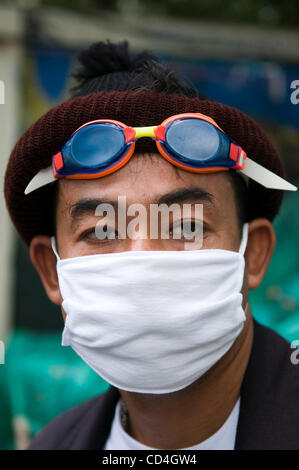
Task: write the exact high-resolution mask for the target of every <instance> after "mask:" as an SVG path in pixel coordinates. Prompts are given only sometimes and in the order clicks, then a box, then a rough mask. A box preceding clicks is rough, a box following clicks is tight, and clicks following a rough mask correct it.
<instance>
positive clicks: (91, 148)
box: [70, 123, 125, 170]
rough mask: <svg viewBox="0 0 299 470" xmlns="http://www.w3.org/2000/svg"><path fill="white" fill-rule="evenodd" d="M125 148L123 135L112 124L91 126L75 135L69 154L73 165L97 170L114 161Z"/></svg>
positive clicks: (120, 130) (119, 129)
mask: <svg viewBox="0 0 299 470" xmlns="http://www.w3.org/2000/svg"><path fill="white" fill-rule="evenodd" d="M124 148H125V135H124V132H123V130H122V129H121V128H119V127H116V126H114V125H113V124H106V123H105V124H103V125H101V124H91V125H89V126H86V127H85V128H82V129H80V131H79V132H78V133H77V134H75V135H74V136H73V138H72V140H71V148H70V154H71V157H72V160H73V162H72V163H73V165H75V166H77V167H81V168H89V169H90V170H92V169H97V168H101V167H103V166H107V165H108V164H109V163H110V162H112V161H114V160H115V159H116V158H117V157H118V155H119V154H120V153H122V152H123V150H124Z"/></svg>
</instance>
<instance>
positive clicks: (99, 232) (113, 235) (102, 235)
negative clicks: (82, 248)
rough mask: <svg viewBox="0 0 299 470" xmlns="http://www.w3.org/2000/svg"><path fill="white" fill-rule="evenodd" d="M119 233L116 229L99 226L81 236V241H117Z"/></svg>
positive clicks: (108, 226)
mask: <svg viewBox="0 0 299 470" xmlns="http://www.w3.org/2000/svg"><path fill="white" fill-rule="evenodd" d="M117 237H118V232H117V230H116V229H115V227H113V226H110V225H107V224H106V225H99V224H97V225H96V226H95V227H93V228H91V229H88V230H86V231H85V232H83V233H82V235H80V238H79V240H80V241H81V240H91V241H99V242H101V241H102V242H104V241H107V240H114V239H117Z"/></svg>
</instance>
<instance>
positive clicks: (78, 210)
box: [68, 187, 215, 225]
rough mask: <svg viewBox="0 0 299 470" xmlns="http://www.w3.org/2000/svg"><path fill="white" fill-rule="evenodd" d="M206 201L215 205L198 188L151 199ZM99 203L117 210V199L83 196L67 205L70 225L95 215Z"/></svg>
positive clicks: (176, 191) (209, 195) (158, 200)
mask: <svg viewBox="0 0 299 470" xmlns="http://www.w3.org/2000/svg"><path fill="white" fill-rule="evenodd" d="M199 201H201V202H206V203H208V204H209V205H211V206H215V203H214V201H215V198H214V196H213V195H212V194H211V193H209V192H208V191H206V190H204V189H202V188H199V187H191V188H180V189H175V190H174V191H170V192H168V193H166V194H163V195H162V196H160V197H159V198H158V199H157V200H155V201H153V202H154V203H156V204H174V203H177V204H182V203H184V202H199ZM100 204H110V205H111V206H112V207H113V208H114V210H115V211H116V210H117V207H118V201H115V200H113V199H106V198H85V199H80V200H79V201H77V202H75V203H74V204H71V205H70V206H69V208H68V209H69V212H70V216H71V219H72V225H73V224H74V223H75V222H77V221H78V220H79V219H81V218H83V217H85V216H88V215H95V211H96V208H97V207H98V206H99V205H100Z"/></svg>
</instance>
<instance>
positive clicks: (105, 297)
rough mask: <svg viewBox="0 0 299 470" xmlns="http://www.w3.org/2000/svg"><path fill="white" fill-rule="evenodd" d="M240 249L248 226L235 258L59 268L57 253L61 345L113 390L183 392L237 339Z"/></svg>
mask: <svg viewBox="0 0 299 470" xmlns="http://www.w3.org/2000/svg"><path fill="white" fill-rule="evenodd" d="M246 243H247V224H245V225H244V228H243V237H242V243H241V246H240V250H239V252H234V251H229V250H221V249H207V250H205V249H201V250H190V251H167V250H165V251H126V252H121V253H109V254H97V255H89V256H80V257H76V258H67V259H63V260H60V259H59V257H58V255H57V253H56V256H57V258H58V262H57V273H58V279H59V286H60V291H61V295H62V298H63V303H62V307H63V309H64V311H65V313H66V315H67V316H66V321H65V327H64V331H63V336H62V345H63V346H71V347H72V348H73V349H74V351H76V353H77V354H78V355H79V356H80V357H81V358H82V359H83V360H84V361H85V362H86V363H87V364H88V365H89V366H90V367H91V368H92V369H94V370H95V371H96V372H97V373H98V374H99V375H100V376H101V377H102V378H103V379H105V380H106V381H107V382H109V383H111V384H112V385H114V386H115V387H117V388H119V389H123V390H128V391H131V392H140V393H156V394H157V393H169V392H175V391H177V390H180V389H182V388H185V387H187V386H188V385H190V384H191V383H193V382H194V381H196V380H197V379H198V378H199V377H201V376H202V375H203V374H204V373H205V372H207V371H208V370H209V369H210V368H211V367H212V366H213V365H214V364H216V362H217V361H219V359H221V357H223V355H224V354H225V353H226V352H227V351H228V350H229V349H230V347H231V346H232V344H233V343H234V341H235V339H236V338H237V337H238V335H239V334H240V332H241V331H242V328H243V324H244V321H245V313H244V310H243V308H242V294H241V293H240V291H241V288H242V284H243V275H244V267H245V261H244V256H243V254H244V251H245V247H246ZM54 244H55V240H54V239H52V246H53V249H54V251H55V248H54V246H55V245H54Z"/></svg>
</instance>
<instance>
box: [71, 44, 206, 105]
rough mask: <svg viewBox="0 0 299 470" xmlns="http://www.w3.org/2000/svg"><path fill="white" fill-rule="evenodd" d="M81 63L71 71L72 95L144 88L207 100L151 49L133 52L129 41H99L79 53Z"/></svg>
mask: <svg viewBox="0 0 299 470" xmlns="http://www.w3.org/2000/svg"><path fill="white" fill-rule="evenodd" d="M78 62H79V64H80V65H79V67H78V68H77V69H76V70H75V71H74V72H73V73H72V77H73V78H74V79H75V80H76V82H77V83H76V85H75V86H74V87H73V88H71V90H70V92H71V95H72V98H75V97H77V96H83V95H87V94H89V93H97V92H99V91H126V90H140V89H141V90H142V89H143V90H152V91H157V92H163V93H169V94H177V95H183V96H188V97H189V98H200V99H207V97H206V96H204V95H203V94H202V93H200V92H199V91H198V90H196V88H194V87H191V86H188V85H187V84H185V83H184V82H183V81H182V80H181V79H179V78H178V77H177V76H176V73H175V72H174V70H172V69H170V68H169V67H168V66H167V65H166V64H163V63H162V62H160V61H159V59H158V58H157V57H156V56H155V55H154V54H153V53H152V52H150V51H143V52H140V53H139V54H137V55H135V56H134V55H133V54H130V53H129V45H128V42H127V41H123V42H120V43H118V44H114V43H111V42H110V41H107V42H96V43H94V44H92V45H91V46H90V47H89V48H88V49H86V50H82V51H81V52H80V53H79V55H78Z"/></svg>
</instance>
